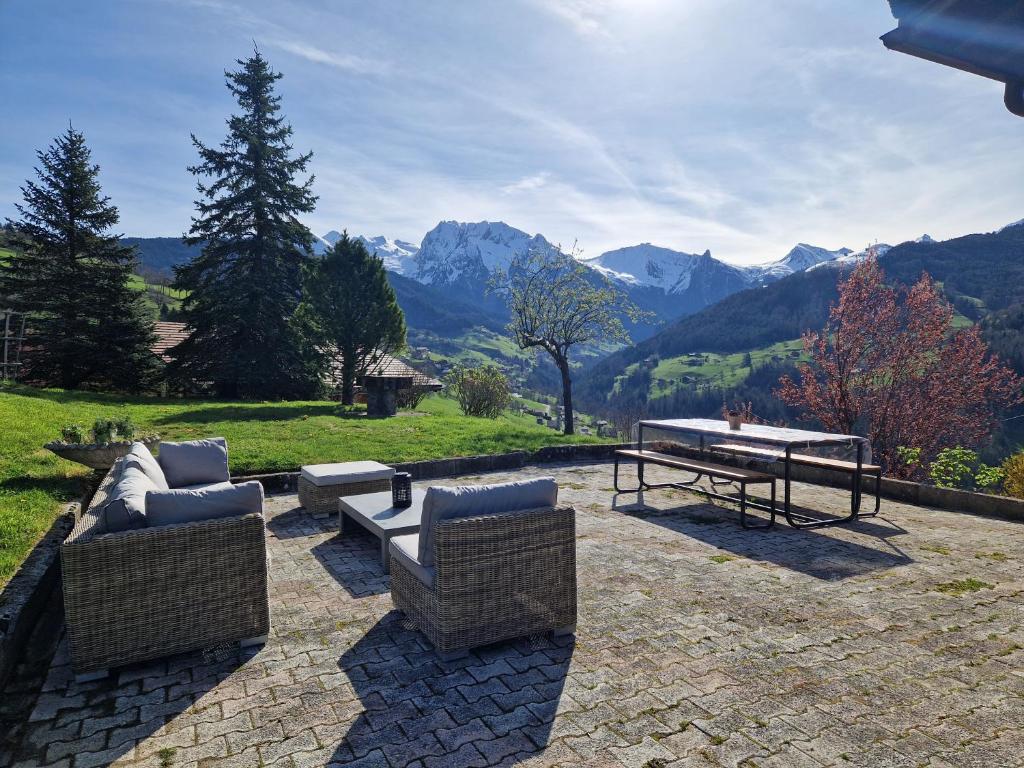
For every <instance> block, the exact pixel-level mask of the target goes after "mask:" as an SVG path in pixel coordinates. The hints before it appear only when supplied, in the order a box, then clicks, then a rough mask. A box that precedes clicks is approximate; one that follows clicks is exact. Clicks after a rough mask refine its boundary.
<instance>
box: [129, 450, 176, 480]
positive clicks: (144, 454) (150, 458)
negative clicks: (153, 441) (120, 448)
mask: <svg viewBox="0 0 1024 768" xmlns="http://www.w3.org/2000/svg"><path fill="white" fill-rule="evenodd" d="M124 466H125V467H136V468H138V469H140V470H142V472H143V473H144V474H145V475H146V477H148V478H149V479H150V480H152V481H153V484H154V485H155V486H156V487H157V488H158V489H160V490H161V491H166V490H167V489H168V488H170V486H169V485H168V484H167V478H166V477H164V471H163V470H162V469H160V462H158V461H157V460H156V457H155V456H154V455H153V454H152V453H150V451H149V448H147V447H146V444H145V443H140V442H135V443H132V447H131V449H130V450H129V451H128V453H127V454H126V455H125V457H124Z"/></svg>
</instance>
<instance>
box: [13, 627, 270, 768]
mask: <svg viewBox="0 0 1024 768" xmlns="http://www.w3.org/2000/svg"><path fill="white" fill-rule="evenodd" d="M259 651H260V649H259V648H244V649H243V648H239V647H238V644H237V643H229V644H226V645H223V646H218V647H214V648H210V649H206V650H203V651H194V652H190V653H182V654H177V655H174V656H169V657H167V658H164V659H159V660H156V661H152V662H144V663H139V664H128V665H125V666H122V667H118V668H116V669H114V670H112V672H111V674H110V676H109V677H106V678H103V679H101V680H94V681H90V682H86V683H75V682H73V681H72V680H71V677H72V670H71V666H70V663H69V662H70V656H69V653H68V650H67V639H66V636H65V639H64V640H62V642H61V645H60V648H59V649H58V651H57V656H56V657H55V659H54V667H53V669H52V670H51V673H50V677H49V678H48V679H47V680H46V685H48V686H51V685H55V686H56V687H55V688H53V689H52V690H50V689H47V688H44V690H43V692H42V693H40V694H39V696H38V699H37V704H36V708H35V711H33V712H32V714H31V716H30V720H29V721H28V722H27V723H26V724H25V725H24V726H23V727H22V728H20V729H19V730H20V731H21V733H20V734H19V735H20V737H21V738H20V746H19V747H18V749H17V751H16V752H15V756H16V759H20V760H22V761H24V762H19V763H17V764H16V765H33V766H34V765H40V766H42V765H69V764H70V763H69V761H70V760H71V759H73V760H74V762H75V763H76V764H78V765H90V766H93V765H95V766H99V765H110V764H111V763H114V762H116V761H117V760H119V759H121V758H122V757H124V756H125V755H127V754H128V753H130V752H131V751H132V749H133V748H134V747H135V746H137V745H138V744H141V743H143V742H144V741H145V740H146V739H148V738H150V737H151V736H153V735H154V734H155V733H156V732H157V731H158V730H160V729H161V728H163V727H164V726H165V725H166V727H167V728H168V729H170V730H175V726H174V721H175V720H176V719H177V718H179V717H183V718H184V720H183V723H182V726H181V727H182V728H189V727H192V720H193V717H192V711H194V710H200V709H202V708H204V706H206V705H204V703H203V697H204V696H205V695H206V694H207V693H209V692H210V691H212V690H214V689H215V688H216V687H217V686H218V685H219V684H220V683H222V682H223V681H224V680H226V679H227V678H229V677H230V676H231V675H232V674H233V673H235V672H237V670H239V669H240V668H241V667H243V666H244V665H245V663H246V662H247V661H249V660H250V659H251V658H252V657H253V656H255V655H256V654H257V653H258V652H259ZM185 670H189V671H190V674H191V679H190V678H189V675H188V674H185V673H184V671H185ZM54 673H57V674H56V677H54ZM178 674H181V678H180V682H179V683H177V685H172V684H171V683H173V679H172V678H174V677H175V676H176V675H178ZM154 679H155V680H160V681H167V680H170V681H171V683H169V682H162V683H161V684H162V685H170V688H169V692H170V693H169V694H168V698H169V700H167V701H163V692H162V691H159V690H155V689H152V688H149V687H147V684H148V683H149V681H152V680H154ZM176 688H177V689H179V690H178V691H177V693H175V689H176ZM154 693H155V694H157V695H156V696H154V695H153V694H154ZM145 699H152V700H153V701H151V702H144V703H142V704H141V706H131V702H133V701H143V700H145ZM126 702H127V704H126ZM40 707H42V708H43V711H42V712H41V711H40ZM25 715H26V716H27V717H29V713H27V712H26V713H25ZM111 722H114V723H115V724H116V727H112V726H111ZM153 759H154V760H155V759H156V757H155V756H154V758H153ZM147 764H148V763H147ZM162 764H163V762H161V765H162ZM167 764H168V765H170V763H167Z"/></svg>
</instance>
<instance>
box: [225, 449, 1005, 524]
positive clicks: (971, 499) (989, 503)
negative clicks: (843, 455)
mask: <svg viewBox="0 0 1024 768" xmlns="http://www.w3.org/2000/svg"><path fill="white" fill-rule="evenodd" d="M631 447H633V446H632V444H628V443H618V444H614V443H599V444H596V445H555V446H549V447H547V448H541V449H539V450H537V451H532V452H531V451H515V452H513V453H500V454H496V455H491V456H458V457H453V458H448V459H431V460H428V461H413V462H406V463H403V464H393V465H392V466H394V468H395V469H396V470H398V471H399V472H408V473H409V474H411V475H412V478H413V480H429V479H431V478H435V477H453V476H456V475H475V474H479V473H482V472H498V471H508V470H512V469H518V468H520V467H524V466H527V465H529V464H557V463H572V462H594V461H611V460H612V458H613V456H614V454H615V451H616V450H618V449H619V448H631ZM683 452H684V453H691V452H692V454H693V455H694V456H695V457H696V456H697V455H699V454H698V452H697V451H690V450H684V451H683ZM715 461H716V462H717V463H722V464H731V465H733V466H737V467H756V468H757V469H759V470H761V471H765V472H771V473H773V474H775V475H777V476H778V477H782V474H783V467H782V465H781V464H779V463H767V462H758V461H755V460H754V459H750V458H741V457H729V456H715ZM790 477H791V478H792V479H793V480H794V481H796V482H800V483H811V484H812V485H823V486H827V487H831V488H849V487H850V481H851V477H850V475H848V474H846V473H844V472H837V471H835V470H829V469H822V468H818V467H806V466H801V465H793V466H792V467H791V468H790ZM297 478H298V473H297V472H278V473H271V474H263V475H249V476H246V477H239V478H235V482H242V481H244V480H259V481H260V482H262V483H263V487H264V488H265V489H266V490H267V491H268V492H272V493H281V492H285V491H293V490H295V487H296V482H297ZM874 490H875V484H874V480H873V479H871V478H864V491H865V494H866V497H865V500H864V504H865V505H873V504H874V500H873V498H871V496H872V495H873V494H874ZM882 498H883V499H885V498H888V499H893V500H894V501H902V502H906V503H908V504H915V505H918V506H922V507H935V508H937V509H944V510H948V511H950V512H964V513H966V514H972V515H984V516H988V517H1000V518H1004V519H1007V520H1017V521H1020V522H1024V499H1014V498H1010V497H1007V496H992V495H990V494H985V493H973V492H971V491H959V490H953V489H950V488H938V487H936V486H932V485H922V484H921V483H911V482H907V481H905V480H891V479H889V478H885V477H883V478H882ZM884 509H885V507H884V505H883V510H884Z"/></svg>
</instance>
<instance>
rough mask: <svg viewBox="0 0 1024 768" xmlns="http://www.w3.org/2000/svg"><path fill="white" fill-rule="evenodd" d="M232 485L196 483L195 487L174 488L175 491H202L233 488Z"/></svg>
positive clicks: (227, 483)
mask: <svg viewBox="0 0 1024 768" xmlns="http://www.w3.org/2000/svg"><path fill="white" fill-rule="evenodd" d="M233 487H234V483H231V482H226V483H196V484H195V485H183V486H181V487H180V488H175V489H174V490H176V491H203V490H206V489H207V488H233ZM165 490H170V489H165Z"/></svg>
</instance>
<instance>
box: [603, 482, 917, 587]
mask: <svg viewBox="0 0 1024 768" xmlns="http://www.w3.org/2000/svg"><path fill="white" fill-rule="evenodd" d="M622 496H625V497H627V498H633V499H636V501H634V502H632V503H626V504H623V503H621V502H620V500H619V499H620V497H622ZM732 506H733V505H730V506H728V507H719V506H716V505H712V504H708V503H707V502H704V501H697V502H696V503H693V504H687V505H680V506H676V507H671V508H667V509H656V508H652V507H648V506H646V505H645V503H644V494H643V493H642V492H641V493H624V494H617V495H616V496H615V499H614V501H613V503H612V509H614V510H616V511H619V512H622V513H623V514H626V515H629V516H631V517H636V518H638V519H641V520H645V521H647V522H649V523H654V524H655V525H660V526H661V527H663V528H667V529H669V530H671V531H675V532H676V533H680V534H684V535H686V536H689V537H691V538H694V539H698V540H700V541H703V542H705V543H706V544H710V545H711V546H713V547H716V548H718V549H721V550H724V551H726V552H732V553H733V554H736V555H741V556H743V557H746V558H748V559H750V560H761V561H765V562H770V563H774V564H776V565H779V566H782V567H783V568H788V569H790V570H793V571H797V572H799V573H803V574H806V575H808V576H813V577H814V578H816V579H824V580H827V581H838V580H841V579H847V578H851V577H854V576H862V575H864V574H868V573H873V572H875V571H881V570H887V569H890V568H898V567H901V566H904V565H909V564H911V563H912V562H914V561H913V559H912V558H911V557H909V556H908V555H907V554H906V553H905V552H903V551H902V550H901V549H900V548H899V547H897V546H895V545H894V544H892V543H891V542H890V541H889V539H890V538H891V537H893V536H899V535H902V534H904V533H906V531H905V530H904V529H902V528H900V527H899V526H896V525H895V524H892V525H890V526H885V525H880V524H879V522H878V521H879V520H884V518H877V517H876V518H872V519H871V520H858V521H856V522H854V523H851V524H848V525H843V526H840V527H841V528H842V529H845V530H849V531H853V532H855V533H859V534H863V535H866V536H870V537H871V538H873V539H875V540H876V541H877V542H878V544H879V547H878V548H875V547H872V546H865V545H864V544H859V543H856V542H851V541H846V540H843V539H839V538H835V537H833V536H830V535H829V534H828V533H827V532H826V531H827V530H828V529H806V528H805V529H799V530H798V529H796V528H792V527H790V526H789V525H788V524H787V523H786V521H785V517H784V516H782V515H778V516H777V518H776V523H775V527H774V528H772V529H770V530H760V531H759V530H748V529H744V528H741V527H740V524H739V512H738V511H737V510H735V509H733V508H732ZM793 510H794V511H795V512H799V513H800V514H805V515H810V516H818V517H820V516H821V515H820V513H818V512H816V511H815V510H810V509H806V508H804V507H799V506H797V505H793ZM754 513H755V514H756V515H757V516H758V517H762V516H764V517H767V514H766V513H763V512H761V511H760V510H755V511H754Z"/></svg>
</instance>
